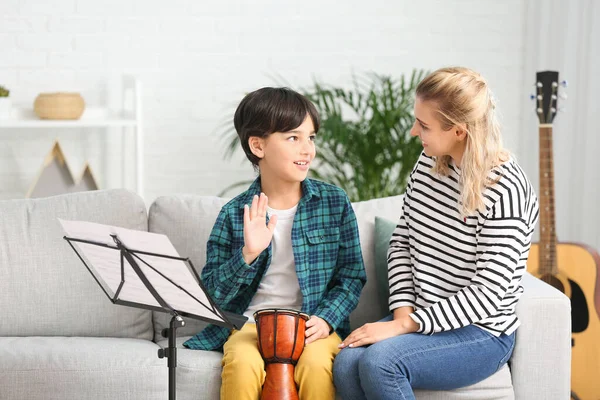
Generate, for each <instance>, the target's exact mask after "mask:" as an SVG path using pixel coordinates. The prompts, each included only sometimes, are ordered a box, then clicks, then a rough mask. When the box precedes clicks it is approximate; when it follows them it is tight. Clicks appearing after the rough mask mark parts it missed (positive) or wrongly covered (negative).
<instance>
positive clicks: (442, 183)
mask: <svg viewBox="0 0 600 400" xmlns="http://www.w3.org/2000/svg"><path fill="white" fill-rule="evenodd" d="M433 166H434V159H433V158H431V157H428V156H426V155H425V154H422V155H421V157H420V158H419V160H418V162H417V164H416V165H415V168H414V169H413V171H412V173H411V176H410V181H409V184H408V187H407V190H406V195H405V198H404V206H403V212H402V216H401V218H400V221H399V223H398V226H397V227H396V229H395V230H394V233H393V235H392V238H391V241H390V248H389V251H388V278H389V284H390V298H389V306H390V310H392V311H393V310H394V309H396V308H398V307H403V306H412V307H414V308H415V311H414V312H413V313H411V314H410V317H411V318H412V319H413V320H414V321H415V322H417V323H418V324H419V326H420V328H419V330H418V332H419V333H423V334H433V333H435V332H442V331H447V330H450V329H457V328H461V327H463V326H466V325H470V324H475V325H477V326H479V327H481V328H483V329H485V330H487V331H489V332H490V333H492V334H493V335H495V336H499V335H500V334H501V333H503V332H504V333H506V334H510V333H512V332H514V331H515V330H516V329H517V327H518V326H519V321H518V319H517V316H516V314H515V307H516V304H517V301H518V300H519V297H520V296H521V293H522V292H523V287H522V286H521V285H520V282H521V278H522V277H523V273H524V272H525V268H526V262H527V256H528V254H529V248H530V245H531V237H532V234H533V231H534V227H535V224H536V222H537V218H538V213H539V208H538V200H537V197H536V195H535V193H534V191H533V188H532V186H531V183H530V182H529V181H528V179H527V177H526V176H525V174H524V172H523V171H522V169H521V168H520V167H519V165H518V164H517V163H516V162H515V161H514V160H512V159H511V160H509V161H507V162H505V163H503V164H502V165H500V166H498V167H497V168H495V169H494V170H493V171H491V172H490V177H492V178H493V179H495V180H498V178H499V180H498V182H497V183H495V184H493V185H492V186H489V187H488V188H486V190H485V192H484V198H485V200H484V201H485V206H486V209H485V212H483V213H482V212H477V213H476V214H473V215H472V216H469V217H467V218H463V217H461V215H460V213H459V210H458V201H459V200H458V199H459V190H460V187H459V183H458V180H459V176H460V169H459V168H458V167H456V166H455V165H453V164H451V165H450V174H449V176H445V177H444V176H440V175H438V174H436V173H434V172H433V171H432V167H433Z"/></svg>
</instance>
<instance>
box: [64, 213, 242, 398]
mask: <svg viewBox="0 0 600 400" xmlns="http://www.w3.org/2000/svg"><path fill="white" fill-rule="evenodd" d="M59 222H60V223H61V225H62V227H63V229H64V230H65V232H66V233H67V235H66V236H64V239H65V240H66V241H67V242H68V243H69V245H70V246H71V248H73V250H74V251H75V253H76V254H77V256H78V257H79V259H80V260H81V261H82V262H83V264H84V265H85V267H86V268H87V269H88V271H89V272H90V273H91V274H92V276H93V277H94V279H95V280H96V283H98V285H99V286H100V287H101V288H102V290H103V291H104V293H105V294H106V296H107V297H108V299H109V300H110V301H111V302H112V303H113V304H118V305H123V306H127V307H135V308H142V309H147V310H152V311H160V312H166V313H169V314H171V315H172V318H171V322H170V324H169V328H165V329H163V331H162V332H161V334H162V336H163V337H168V339H169V340H168V347H167V348H164V349H159V350H158V357H159V358H164V357H166V358H167V365H168V367H169V400H175V397H176V374H175V373H176V368H177V345H176V342H175V340H176V331H177V328H179V327H182V326H184V325H185V321H184V320H183V318H182V317H188V318H193V319H198V320H201V321H205V322H208V323H211V324H216V325H220V326H224V327H227V328H230V329H231V328H235V329H241V327H242V326H243V325H244V323H245V322H246V320H247V319H248V318H247V317H245V316H243V315H238V314H233V313H230V312H227V311H224V310H221V309H220V308H219V307H218V306H217V305H216V304H215V302H214V301H213V300H212V298H211V297H210V296H209V295H208V293H206V290H205V288H204V285H203V284H202V281H201V280H200V277H199V276H198V273H197V272H196V270H195V269H194V266H193V264H192V262H191V260H190V259H189V258H184V257H180V256H179V254H178V253H177V250H175V247H174V246H173V244H172V243H171V241H170V240H169V238H168V237H167V236H165V235H161V234H157V233H152V232H144V231H136V230H131V229H125V228H120V227H116V226H110V225H102V224H96V223H92V222H85V221H67V220H62V219H59Z"/></svg>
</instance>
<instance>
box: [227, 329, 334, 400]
mask: <svg viewBox="0 0 600 400" xmlns="http://www.w3.org/2000/svg"><path fill="white" fill-rule="evenodd" d="M340 343H341V340H340V337H339V336H338V335H337V333H332V334H331V335H329V337H327V338H325V339H319V340H317V341H315V342H312V343H310V344H308V345H306V346H305V347H304V351H303V352H302V355H301V356H300V359H299V360H298V364H296V368H295V371H294V379H295V381H296V385H297V386H298V393H299V395H300V399H301V400H327V399H331V400H334V399H335V388H334V386H333V374H332V370H333V359H334V358H335V356H336V354H337V353H338V352H339V349H338V344H340ZM223 353H224V354H223V372H222V374H221V376H222V378H223V383H222V384H221V400H234V399H235V400H258V399H259V398H260V392H261V389H262V385H263V383H264V381H265V363H264V361H263V359H262V357H261V355H260V352H259V351H258V347H257V335H256V325H255V324H250V323H248V324H246V325H244V326H243V327H242V329H241V330H239V331H233V332H232V333H231V335H230V336H229V339H227V342H225V345H224V346H223Z"/></svg>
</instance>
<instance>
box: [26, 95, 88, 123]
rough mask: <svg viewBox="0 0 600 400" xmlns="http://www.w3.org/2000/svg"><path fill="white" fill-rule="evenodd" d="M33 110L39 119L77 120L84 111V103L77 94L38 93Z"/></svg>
mask: <svg viewBox="0 0 600 400" xmlns="http://www.w3.org/2000/svg"><path fill="white" fill-rule="evenodd" d="M33 110H34V111H35V113H36V115H37V116H38V117H40V118H41V119H79V117H81V115H82V114H83V111H84V110H85V101H84V100H83V97H81V95H80V94H79V93H65V92H58V93H40V94H39V95H38V96H37V97H36V99H35V102H34V103H33Z"/></svg>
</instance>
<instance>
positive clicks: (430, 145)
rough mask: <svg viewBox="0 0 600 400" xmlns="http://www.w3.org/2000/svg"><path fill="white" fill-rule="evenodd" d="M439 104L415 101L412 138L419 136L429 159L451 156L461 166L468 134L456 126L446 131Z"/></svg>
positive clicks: (418, 99)
mask: <svg viewBox="0 0 600 400" xmlns="http://www.w3.org/2000/svg"><path fill="white" fill-rule="evenodd" d="M436 110H437V104H436V103H435V102H432V101H422V100H421V99H420V98H419V97H417V98H416V99H415V108H414V114H415V123H414V124H413V127H412V128H411V130H410V134H411V136H418V137H419V139H421V144H422V145H423V151H424V152H425V154H426V155H428V156H429V157H441V156H446V155H447V156H451V157H452V158H453V159H454V161H455V162H456V163H457V164H459V165H460V160H461V159H462V154H463V152H464V147H465V143H466V141H465V140H464V139H465V138H466V133H465V132H464V131H463V130H461V129H459V128H458V127H456V126H453V127H451V128H450V129H448V130H444V129H443V128H442V126H441V124H440V121H439V119H438V116H437V113H436Z"/></svg>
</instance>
